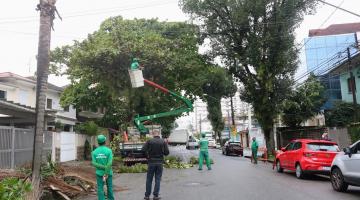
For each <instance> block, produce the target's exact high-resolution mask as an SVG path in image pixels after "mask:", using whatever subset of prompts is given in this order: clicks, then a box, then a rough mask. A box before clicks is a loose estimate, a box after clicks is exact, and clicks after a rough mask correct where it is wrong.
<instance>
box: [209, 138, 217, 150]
mask: <svg viewBox="0 0 360 200" xmlns="http://www.w3.org/2000/svg"><path fill="white" fill-rule="evenodd" d="M208 140H209V148H216V141H215V139H214V138H209V139H208Z"/></svg>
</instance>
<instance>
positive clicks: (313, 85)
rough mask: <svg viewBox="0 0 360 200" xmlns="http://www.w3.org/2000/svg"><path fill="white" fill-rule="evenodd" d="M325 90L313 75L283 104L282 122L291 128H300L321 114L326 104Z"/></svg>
mask: <svg viewBox="0 0 360 200" xmlns="http://www.w3.org/2000/svg"><path fill="white" fill-rule="evenodd" d="M324 93H325V88H324V86H323V85H322V84H321V83H320V81H319V80H318V79H317V78H316V77H315V76H314V75H311V76H309V78H308V79H307V80H306V81H305V82H304V83H303V84H302V85H301V86H300V87H298V88H296V90H294V91H292V92H291V94H290V95H289V97H288V98H287V99H286V100H285V101H284V103H283V109H282V111H283V116H282V121H283V123H284V124H285V125H287V126H289V127H298V126H300V125H301V123H302V122H304V121H306V120H308V119H310V118H312V117H314V116H315V115H317V114H319V113H320V111H321V107H322V106H323V105H324V103H325V99H326V98H325V96H324V95H325V94H324Z"/></svg>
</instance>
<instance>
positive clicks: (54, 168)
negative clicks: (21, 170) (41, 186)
mask: <svg viewBox="0 0 360 200" xmlns="http://www.w3.org/2000/svg"><path fill="white" fill-rule="evenodd" d="M59 170H60V169H59V165H58V164H57V163H56V162H53V161H52V160H51V154H48V155H47V162H46V163H43V164H42V165H41V171H40V175H41V178H43V179H46V178H48V177H50V176H55V174H57V173H58V172H59Z"/></svg>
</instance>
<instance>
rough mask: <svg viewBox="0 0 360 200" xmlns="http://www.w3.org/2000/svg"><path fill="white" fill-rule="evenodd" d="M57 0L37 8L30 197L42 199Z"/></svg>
mask: <svg viewBox="0 0 360 200" xmlns="http://www.w3.org/2000/svg"><path fill="white" fill-rule="evenodd" d="M55 3H56V0H40V2H39V4H38V5H37V10H38V11H40V28H39V44H38V55H37V83H36V121H35V135H34V146H33V161H32V186H33V191H32V194H31V197H30V199H33V200H37V199H40V194H41V192H40V166H41V161H42V150H43V138H44V129H45V102H46V91H47V81H48V74H49V63H50V41H51V28H52V27H53V20H54V18H55V12H56V7H55Z"/></svg>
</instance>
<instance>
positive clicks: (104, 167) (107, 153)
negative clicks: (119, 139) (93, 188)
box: [91, 145, 113, 176]
mask: <svg viewBox="0 0 360 200" xmlns="http://www.w3.org/2000/svg"><path fill="white" fill-rule="evenodd" d="M91 156H92V162H91V163H92V165H93V166H94V167H95V168H96V175H98V176H104V175H113V171H112V162H113V153H112V151H111V149H110V148H108V147H106V146H105V145H104V146H99V147H97V148H96V149H95V150H94V151H93V152H92V153H91Z"/></svg>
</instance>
